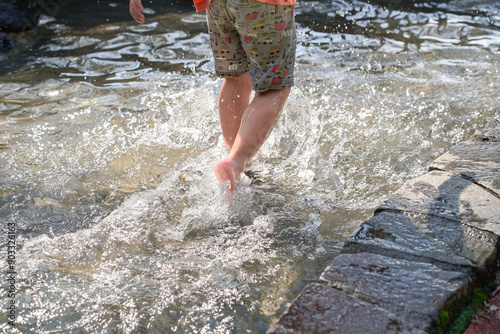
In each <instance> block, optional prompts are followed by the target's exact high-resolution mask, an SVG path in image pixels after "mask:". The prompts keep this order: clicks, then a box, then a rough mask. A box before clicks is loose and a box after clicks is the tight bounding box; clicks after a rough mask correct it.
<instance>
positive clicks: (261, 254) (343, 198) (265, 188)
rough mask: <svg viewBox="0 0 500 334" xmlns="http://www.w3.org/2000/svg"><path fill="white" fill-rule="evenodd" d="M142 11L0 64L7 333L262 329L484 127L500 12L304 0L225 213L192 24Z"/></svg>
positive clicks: (83, 22)
mask: <svg viewBox="0 0 500 334" xmlns="http://www.w3.org/2000/svg"><path fill="white" fill-rule="evenodd" d="M145 6H146V7H149V9H148V12H149V13H150V14H148V15H147V23H146V25H138V24H136V23H135V22H134V21H132V19H131V18H129V15H128V8H127V6H126V4H125V3H118V2H116V3H115V2H112V1H100V2H92V3H91V4H89V3H88V2H85V1H74V2H73V3H71V4H70V5H66V6H63V7H61V8H59V9H58V13H57V15H56V16H55V19H53V18H49V17H44V18H43V22H42V25H41V27H40V30H39V31H38V32H37V33H34V34H33V35H32V36H22V35H19V36H17V37H18V48H17V50H14V51H12V52H10V53H7V54H2V55H0V63H1V65H2V69H1V70H0V74H1V75H0V181H1V183H0V220H1V223H2V239H1V240H2V244H3V245H5V243H6V236H7V232H6V231H7V230H6V225H7V223H8V222H14V223H15V224H16V231H17V243H18V248H17V252H16V260H17V262H16V270H17V272H18V277H17V278H18V281H17V283H16V288H17V289H18V291H17V294H16V302H17V303H18V304H17V306H18V307H17V312H18V313H17V319H16V323H17V327H16V328H17V329H16V331H17V332H20V333H28V332H29V333H31V332H35V331H36V332H40V333H52V332H55V333H67V332H73V331H75V330H77V329H79V330H82V331H83V332H91V333H95V332H99V333H108V332H109V333H111V332H113V333H114V332H124V333H148V332H152V333H157V332H168V333H170V332H172V333H245V332H248V333H263V332H265V330H266V329H267V328H268V326H269V325H270V324H271V323H272V322H273V321H274V320H276V318H277V317H278V316H279V315H280V313H281V312H283V311H284V309H285V308H286V306H287V304H288V303H290V302H291V301H292V300H293V298H294V297H295V296H296V295H297V294H298V293H299V292H300V290H301V289H302V288H303V287H304V286H305V285H306V284H307V283H309V282H312V281H315V280H316V279H317V278H318V276H319V274H320V273H321V271H322V270H323V269H324V268H325V267H326V266H327V265H328V263H329V262H330V261H331V260H332V259H333V258H334V256H335V255H336V254H338V252H339V250H340V249H341V247H342V243H343V241H344V240H345V239H346V238H347V237H348V236H349V235H350V234H351V233H352V232H353V231H354V230H355V229H356V227H357V226H359V224H360V223H361V222H362V221H363V220H365V219H367V218H368V217H369V216H370V215H371V214H372V212H373V210H374V209H375V208H376V207H377V205H378V204H380V203H381V202H382V201H383V200H384V199H385V198H387V196H389V195H390V194H391V192H393V191H395V190H396V189H398V188H399V187H400V186H401V185H402V184H403V183H404V182H405V181H406V180H408V179H411V178H413V177H415V176H418V175H421V174H423V173H425V172H426V169H427V166H428V165H429V163H430V162H431V161H432V160H433V159H435V158H436V157H437V156H439V155H440V154H441V153H443V152H445V151H446V150H447V149H449V148H450V147H451V146H453V145H454V144H456V143H458V142H460V141H462V140H465V139H466V138H468V137H469V136H470V135H472V134H473V133H474V131H475V129H478V128H481V127H482V126H484V124H485V123H486V122H487V121H488V120H489V119H491V118H492V117H494V116H497V115H498V114H499V105H500V104H499V98H498V96H500V85H499V83H500V79H499V65H498V64H499V54H500V52H499V41H500V38H499V34H500V32H499V9H500V6H499V4H497V3H494V2H491V3H486V4H485V3H483V2H481V3H480V2H475V1H467V2H464V1H460V2H453V1H452V2H448V3H447V4H435V3H421V4H417V5H415V6H413V5H411V6H406V7H400V8H398V9H393V10H387V9H384V8H383V7H379V6H377V5H369V4H366V3H362V2H352V3H344V2H342V1H332V2H330V1H321V2H304V3H302V4H300V5H299V6H297V8H296V14H297V22H298V34H299V41H300V43H299V46H298V50H297V64H296V87H295V88H294V89H293V91H292V94H291V96H290V99H289V101H288V102H287V105H286V111H285V112H284V114H283V117H282V118H281V120H280V122H279V123H278V125H277V128H276V130H275V131H274V132H273V134H272V135H271V137H270V138H269V140H268V142H267V143H266V145H265V147H264V148H263V157H261V158H259V159H257V160H256V161H255V162H254V164H253V165H252V168H251V174H250V173H249V175H250V176H251V177H248V176H245V177H243V179H242V185H241V187H240V188H239V190H238V192H237V194H236V196H235V197H234V199H233V200H232V201H231V202H228V201H226V200H225V198H224V196H222V195H221V193H220V189H219V187H218V185H217V181H216V179H215V176H214V173H213V165H214V163H215V162H216V161H217V160H218V159H220V158H222V157H224V156H225V155H226V153H227V152H226V151H225V149H224V148H223V145H222V138H221V132H220V127H219V123H218V122H219V121H218V114H217V95H218V91H219V88H220V84H221V82H220V81H219V80H217V78H216V77H215V76H214V73H213V62H212V60H211V53H210V49H209V41H208V35H207V34H206V32H205V31H206V26H205V23H204V17H203V15H200V14H196V13H195V12H194V11H193V10H192V7H191V5H190V4H189V3H183V4H173V5H170V4H160V3H157V2H151V3H149V4H148V3H146V2H145ZM0 320H1V322H0V330H1V331H3V332H7V331H10V330H11V328H9V327H8V326H7V322H6V319H5V317H4V315H1V316H0ZM16 331H14V332H16Z"/></svg>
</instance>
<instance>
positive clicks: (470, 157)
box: [429, 141, 500, 195]
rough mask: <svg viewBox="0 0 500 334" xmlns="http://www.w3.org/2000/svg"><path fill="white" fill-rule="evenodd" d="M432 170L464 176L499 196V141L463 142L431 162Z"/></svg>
mask: <svg viewBox="0 0 500 334" xmlns="http://www.w3.org/2000/svg"><path fill="white" fill-rule="evenodd" d="M434 169H439V170H444V171H448V172H452V173H457V174H461V175H464V176H466V177H467V178H470V179H471V180H474V182H477V183H478V184H480V185H482V186H484V187H485V188H488V189H490V190H492V191H493V192H495V193H496V194H497V195H500V141H499V142H480V143H479V142H471V141H469V142H463V143H461V144H459V145H457V146H455V147H454V148H452V149H451V150H450V151H449V152H446V153H445V154H443V155H442V156H440V157H439V158H437V159H436V160H435V161H434V162H432V164H431V165H430V166H429V170H434Z"/></svg>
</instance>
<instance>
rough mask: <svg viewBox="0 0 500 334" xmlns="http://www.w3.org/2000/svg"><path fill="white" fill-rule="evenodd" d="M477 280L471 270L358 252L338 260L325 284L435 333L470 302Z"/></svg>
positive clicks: (331, 266) (324, 279)
mask: <svg viewBox="0 0 500 334" xmlns="http://www.w3.org/2000/svg"><path fill="white" fill-rule="evenodd" d="M472 276H473V273H472V271H471V270H466V271H450V270H443V269H441V268H439V267H437V266H435V265H433V264H431V263H425V262H414V261H407V260H403V259H394V258H390V257H386V256H382V255H377V254H371V253H357V254H341V255H339V256H338V257H336V258H335V259H334V260H333V262H332V264H331V265H330V266H329V267H328V268H327V269H326V270H325V271H324V272H323V274H322V275H321V277H320V281H322V282H325V283H327V284H329V285H330V286H332V287H335V288H337V289H340V290H342V291H343V292H345V293H347V294H349V295H352V296H356V297H358V298H359V299H362V300H366V301H368V302H369V303H370V304H372V305H375V306H379V307H381V308H383V309H385V310H388V311H390V312H392V313H394V314H396V315H397V316H399V317H400V318H401V319H404V320H405V322H408V323H411V324H413V325H414V326H415V327H416V328H419V329H421V330H424V331H426V332H429V331H432V329H433V328H435V327H437V326H439V325H440V317H439V312H440V311H441V310H447V311H449V310H450V309H455V310H457V309H458V308H459V307H460V305H461V304H460V303H461V302H463V300H465V299H467V295H468V294H469V293H470V291H472V289H473V287H472V284H473V279H472Z"/></svg>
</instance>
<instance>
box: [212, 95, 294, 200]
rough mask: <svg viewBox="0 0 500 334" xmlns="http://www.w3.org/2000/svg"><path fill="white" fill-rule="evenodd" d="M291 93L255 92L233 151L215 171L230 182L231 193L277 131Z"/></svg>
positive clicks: (222, 178) (219, 163) (223, 180)
mask: <svg viewBox="0 0 500 334" xmlns="http://www.w3.org/2000/svg"><path fill="white" fill-rule="evenodd" d="M289 93H290V88H283V89H271V90H268V91H266V92H257V93H255V97H254V99H253V100H252V103H250V105H249V106H248V108H247V109H246V110H245V113H244V114H243V119H242V121H241V126H240V129H239V131H238V134H237V135H236V140H235V141H234V144H233V148H232V150H231V153H230V154H229V156H228V157H227V158H226V159H224V160H221V161H219V162H218V163H217V164H216V165H215V173H216V175H217V178H218V179H219V181H220V182H221V183H222V184H224V185H226V184H227V183H228V181H229V183H230V187H229V189H228V192H229V193H232V192H233V191H234V189H235V188H236V181H238V180H239V178H240V175H241V173H242V172H243V170H244V169H245V166H246V165H247V163H248V162H249V161H250V160H251V159H252V157H253V156H254V155H255V154H256V153H257V152H258V150H259V149H260V147H261V146H262V145H263V144H264V142H265V141H266V139H267V137H268V136H269V134H270V133H271V131H272V130H273V128H274V126H275V125H276V122H277V121H278V119H279V116H280V115H281V111H282V110H283V106H284V105H285V101H286V99H287V98H288V94H289Z"/></svg>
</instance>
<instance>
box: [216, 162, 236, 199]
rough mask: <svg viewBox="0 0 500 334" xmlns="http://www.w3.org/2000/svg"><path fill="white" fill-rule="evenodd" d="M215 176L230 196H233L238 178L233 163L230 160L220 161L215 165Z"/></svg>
mask: <svg viewBox="0 0 500 334" xmlns="http://www.w3.org/2000/svg"><path fill="white" fill-rule="evenodd" d="M215 175H216V176H217V179H219V182H220V184H221V185H222V186H224V187H225V188H226V189H227V193H228V195H231V194H232V193H233V191H234V189H235V188H236V181H237V180H236V176H235V172H234V168H233V163H232V162H231V161H228V160H222V161H219V162H218V163H217V164H215Z"/></svg>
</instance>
